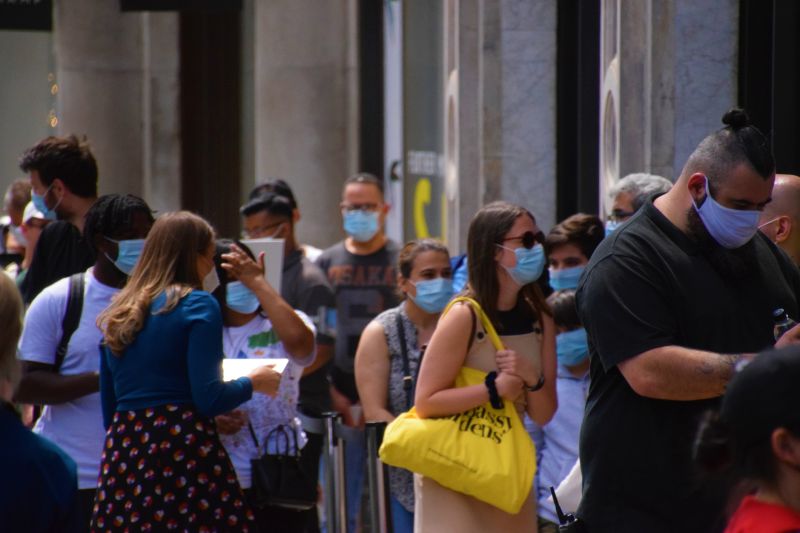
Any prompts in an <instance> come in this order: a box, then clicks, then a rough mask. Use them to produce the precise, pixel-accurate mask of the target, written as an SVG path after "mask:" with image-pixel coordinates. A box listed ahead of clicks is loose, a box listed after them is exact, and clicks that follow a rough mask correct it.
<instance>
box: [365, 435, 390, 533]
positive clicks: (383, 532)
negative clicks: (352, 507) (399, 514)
mask: <svg viewBox="0 0 800 533" xmlns="http://www.w3.org/2000/svg"><path fill="white" fill-rule="evenodd" d="M385 430H386V422H367V425H366V438H367V481H368V484H369V520H370V525H371V526H372V528H373V529H372V531H373V532H374V533H390V532H391V529H392V528H391V525H390V510H389V508H388V505H387V501H388V494H387V490H386V480H387V472H386V466H385V465H384V464H383V463H382V462H381V460H380V457H378V449H379V448H380V446H381V442H382V441H383V432H384V431H385Z"/></svg>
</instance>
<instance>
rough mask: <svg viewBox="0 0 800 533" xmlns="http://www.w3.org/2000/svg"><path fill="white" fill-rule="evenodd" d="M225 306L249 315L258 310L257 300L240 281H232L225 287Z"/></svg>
mask: <svg viewBox="0 0 800 533" xmlns="http://www.w3.org/2000/svg"><path fill="white" fill-rule="evenodd" d="M225 304H226V305H227V306H228V307H229V308H231V309H233V310H234V311H236V312H237V313H242V314H245V315H249V314H250V313H255V312H256V311H257V310H258V306H259V305H261V304H259V303H258V298H257V297H256V295H255V294H253V291H251V290H250V289H248V288H247V287H245V285H244V283H242V282H241V281H232V282H230V283H228V284H227V285H226V286H225Z"/></svg>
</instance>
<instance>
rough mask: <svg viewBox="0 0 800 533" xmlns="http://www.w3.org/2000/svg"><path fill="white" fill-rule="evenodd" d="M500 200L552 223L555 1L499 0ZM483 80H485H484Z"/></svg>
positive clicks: (546, 223) (541, 221)
mask: <svg viewBox="0 0 800 533" xmlns="http://www.w3.org/2000/svg"><path fill="white" fill-rule="evenodd" d="M501 6H502V7H501V45H500V46H501V54H500V57H501V60H502V64H503V67H502V76H501V78H500V79H501V80H502V107H501V109H502V119H503V123H502V130H503V140H502V152H501V153H502V159H503V183H502V187H501V198H502V199H503V200H508V201H510V202H514V203H518V204H521V205H522V206H524V207H526V208H528V209H529V210H531V212H533V214H534V215H535V216H536V220H537V222H538V225H539V227H541V228H542V229H543V230H544V231H547V230H548V229H549V228H550V226H552V225H553V224H555V222H556V183H555V175H556V18H557V17H556V7H557V6H556V2H553V1H552V0H503V2H501ZM486 81H488V80H486Z"/></svg>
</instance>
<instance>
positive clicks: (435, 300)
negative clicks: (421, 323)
mask: <svg viewBox="0 0 800 533" xmlns="http://www.w3.org/2000/svg"><path fill="white" fill-rule="evenodd" d="M412 284H413V285H414V287H416V288H417V295H416V296H411V295H410V294H409V295H408V297H409V298H411V300H412V301H413V302H414V303H415V304H417V305H418V306H419V307H420V309H422V310H423V311H425V312H426V313H441V312H442V310H443V309H444V308H445V306H446V305H447V302H449V301H450V298H452V297H453V280H452V279H449V278H436V279H426V280H422V281H418V282H416V283H414V282H412Z"/></svg>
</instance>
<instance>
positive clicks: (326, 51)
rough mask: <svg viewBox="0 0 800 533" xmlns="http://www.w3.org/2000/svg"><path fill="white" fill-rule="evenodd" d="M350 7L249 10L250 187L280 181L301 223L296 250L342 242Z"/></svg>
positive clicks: (280, 3) (283, 4) (260, 6)
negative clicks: (291, 193)
mask: <svg viewBox="0 0 800 533" xmlns="http://www.w3.org/2000/svg"><path fill="white" fill-rule="evenodd" d="M356 28H357V24H356V5H355V2H354V0H326V1H325V2H319V1H318V0H271V1H269V2H256V4H255V31H254V33H255V56H254V63H255V75H254V77H255V96H254V108H255V158H256V167H255V168H256V180H263V179H266V178H270V177H275V178H283V179H285V180H287V181H288V182H289V183H290V184H291V186H292V188H293V190H294V192H295V195H296V196H297V202H298V204H299V206H300V211H301V212H302V215H303V219H302V221H301V222H300V224H299V226H298V237H299V239H300V241H301V242H308V243H310V244H313V245H316V246H328V245H330V244H332V243H334V242H336V241H338V240H340V239H342V238H343V236H344V233H343V231H342V230H341V223H340V220H341V218H340V215H339V207H338V205H339V201H340V197H341V186H342V183H343V182H344V180H345V179H346V178H347V177H348V176H349V175H351V174H352V173H354V172H356V171H357V161H358V142H357V133H358V130H357V128H358V120H357V117H358V114H357V113H358V110H357V99H356V96H357V93H356V91H357V87H358V84H357V81H358V78H357V75H358V71H357V59H356V58H357V53H356V52H357V40H356Z"/></svg>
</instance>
